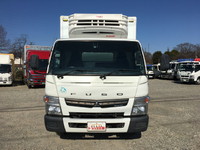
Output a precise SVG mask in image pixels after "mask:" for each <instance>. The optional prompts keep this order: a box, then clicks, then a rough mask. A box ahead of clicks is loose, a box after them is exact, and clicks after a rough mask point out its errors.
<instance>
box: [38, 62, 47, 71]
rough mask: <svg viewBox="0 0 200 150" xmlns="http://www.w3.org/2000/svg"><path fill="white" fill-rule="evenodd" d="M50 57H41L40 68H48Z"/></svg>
mask: <svg viewBox="0 0 200 150" xmlns="http://www.w3.org/2000/svg"><path fill="white" fill-rule="evenodd" d="M47 66H48V59H39V68H38V70H47Z"/></svg>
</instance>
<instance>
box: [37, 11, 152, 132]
mask: <svg viewBox="0 0 200 150" xmlns="http://www.w3.org/2000/svg"><path fill="white" fill-rule="evenodd" d="M35 61H37V59H35ZM44 101H45V106H46V115H45V117H44V119H45V126H46V129H47V130H48V131H53V132H57V133H59V134H60V133H112V134H113V133H114V134H115V133H131V134H134V133H141V132H143V131H145V130H147V127H148V121H149V117H148V113H147V112H148V102H149V96H148V78H147V69H146V64H145V59H144V55H143V51H142V48H141V44H140V42H139V41H138V40H136V17H127V16H125V15H122V14H73V15H70V16H61V17H60V39H58V40H56V41H55V43H54V46H53V49H52V55H51V58H50V64H49V66H48V70H47V75H46V86H45V96H44Z"/></svg>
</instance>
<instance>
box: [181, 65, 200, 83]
mask: <svg viewBox="0 0 200 150" xmlns="http://www.w3.org/2000/svg"><path fill="white" fill-rule="evenodd" d="M179 70H180V73H179V74H180V81H181V82H185V83H196V84H200V63H197V62H196V63H193V64H191V63H190V64H181V65H180V68H179Z"/></svg>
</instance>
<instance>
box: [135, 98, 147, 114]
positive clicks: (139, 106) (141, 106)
mask: <svg viewBox="0 0 200 150" xmlns="http://www.w3.org/2000/svg"><path fill="white" fill-rule="evenodd" d="M149 99H150V98H149V97H148V96H145V97H136V98H135V100H134V105H133V109H132V115H145V114H147V111H148V103H149Z"/></svg>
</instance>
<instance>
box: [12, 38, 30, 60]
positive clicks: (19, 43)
mask: <svg viewBox="0 0 200 150" xmlns="http://www.w3.org/2000/svg"><path fill="white" fill-rule="evenodd" d="M27 39H28V38H27V35H25V34H22V35H21V36H20V37H18V38H16V39H15V41H14V43H13V44H12V45H11V49H12V53H13V54H14V55H15V57H16V58H20V64H22V63H21V60H22V58H23V54H24V53H23V52H24V45H25V44H26V43H27Z"/></svg>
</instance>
